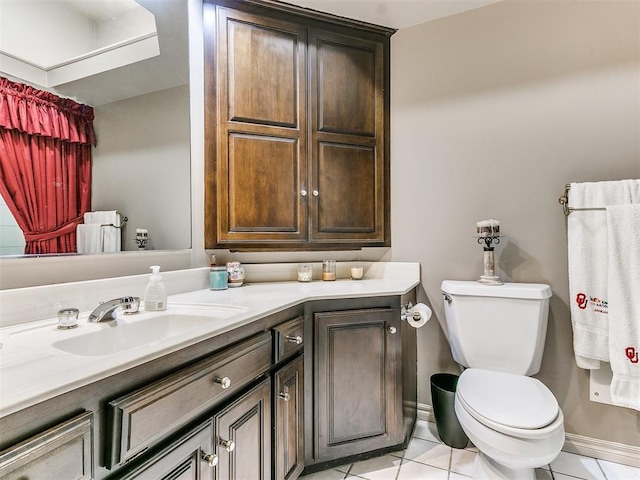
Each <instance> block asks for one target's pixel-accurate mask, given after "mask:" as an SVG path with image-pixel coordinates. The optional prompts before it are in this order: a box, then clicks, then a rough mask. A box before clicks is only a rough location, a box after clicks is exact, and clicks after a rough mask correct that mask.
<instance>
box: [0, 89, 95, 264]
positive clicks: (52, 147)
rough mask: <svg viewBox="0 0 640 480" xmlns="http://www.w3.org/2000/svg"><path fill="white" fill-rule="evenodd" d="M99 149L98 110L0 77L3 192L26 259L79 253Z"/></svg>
mask: <svg viewBox="0 0 640 480" xmlns="http://www.w3.org/2000/svg"><path fill="white" fill-rule="evenodd" d="M94 144H95V133H94V130H93V108H92V107H90V106H88V105H82V104H80V103H77V102H75V101H73V100H70V99H67V98H61V97H58V96H57V95H54V94H52V93H50V92H45V91H42V90H38V89H35V88H33V87H30V86H28V85H24V84H21V83H15V82H11V81H9V80H8V79H6V78H3V77H0V193H1V194H2V196H3V197H4V199H5V201H6V203H7V207H8V208H9V210H10V211H11V213H12V214H13V216H14V217H15V219H16V222H17V223H18V226H19V227H20V228H21V229H22V232H23V233H24V237H25V242H26V246H25V253H26V254H46V253H74V252H76V248H77V247H76V226H77V225H78V224H79V223H82V216H83V214H84V213H85V212H87V211H89V210H90V209H91V147H92V145H94Z"/></svg>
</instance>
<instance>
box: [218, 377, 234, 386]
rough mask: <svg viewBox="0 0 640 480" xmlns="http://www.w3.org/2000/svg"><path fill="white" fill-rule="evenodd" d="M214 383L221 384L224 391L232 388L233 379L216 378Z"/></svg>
mask: <svg viewBox="0 0 640 480" xmlns="http://www.w3.org/2000/svg"><path fill="white" fill-rule="evenodd" d="M214 382H216V383H219V384H220V386H221V387H222V388H223V389H226V388H229V387H230V386H231V379H230V378H229V377H216V379H215V380H214Z"/></svg>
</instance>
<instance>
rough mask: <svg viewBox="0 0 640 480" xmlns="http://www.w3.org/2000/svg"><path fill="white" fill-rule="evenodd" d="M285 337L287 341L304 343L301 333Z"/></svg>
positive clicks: (297, 343) (298, 343)
mask: <svg viewBox="0 0 640 480" xmlns="http://www.w3.org/2000/svg"><path fill="white" fill-rule="evenodd" d="M284 339H285V340H286V341H287V342H291V343H295V344H296V345H300V344H301V343H302V337H301V336H300V335H285V336H284Z"/></svg>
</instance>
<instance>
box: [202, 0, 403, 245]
mask: <svg viewBox="0 0 640 480" xmlns="http://www.w3.org/2000/svg"><path fill="white" fill-rule="evenodd" d="M218 3H220V4H224V5H225V6H221V5H215V4H214V3H212V2H205V4H204V8H205V19H206V20H205V51H206V53H205V84H206V92H205V105H206V125H205V132H206V133H205V135H206V160H205V162H206V179H205V182H206V187H205V230H206V239H205V242H206V246H207V248H241V249H242V248H247V247H252V248H274V247H275V248H290V249H314V248H320V249H322V248H336V247H339V246H343V247H344V246H348V247H351V248H352V247H360V246H384V245H389V244H390V243H389V144H388V136H389V133H388V132H389V114H388V103H389V59H388V56H389V37H390V35H391V33H392V32H393V31H392V30H388V29H382V28H373V27H371V28H368V27H367V28H365V27H364V26H363V25H362V24H351V23H349V22H348V21H346V20H343V21H341V22H342V23H343V25H338V24H337V23H339V22H337V21H336V20H335V19H333V20H332V21H331V22H328V21H323V20H318V19H316V18H313V17H302V16H299V15H297V14H296V13H297V10H295V9H294V8H291V9H289V10H290V11H285V10H286V9H285V8H279V9H278V10H274V9H267V8H259V7H255V5H256V4H259V3H260V2H255V1H252V2H251V4H252V7H251V8H249V7H248V6H247V5H246V4H244V3H243V2H241V1H238V2H232V1H223V2H218ZM229 6H234V7H236V8H229Z"/></svg>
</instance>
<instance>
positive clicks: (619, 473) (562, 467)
mask: <svg viewBox="0 0 640 480" xmlns="http://www.w3.org/2000/svg"><path fill="white" fill-rule="evenodd" d="M476 452H477V450H476V449H475V448H468V449H465V450H458V449H455V448H451V447H448V446H446V445H444V444H443V443H442V442H441V441H440V439H439V438H438V434H437V431H436V426H435V424H434V423H429V422H424V421H420V420H418V423H417V424H416V429H415V431H414V434H413V438H412V439H411V442H410V443H409V447H408V448H407V449H406V450H404V451H400V452H394V453H391V454H389V455H385V456H383V457H378V458H372V459H370V460H365V461H362V462H357V463H353V464H347V465H343V466H340V467H336V468H333V469H331V470H325V471H323V472H318V473H314V474H311V475H305V476H303V477H300V480H343V479H347V478H348V479H352V480H358V479H366V480H469V479H470V478H471V476H472V474H473V460H474V459H475V456H476ZM536 477H537V480H578V479H580V480H640V468H633V467H628V466H626V465H620V464H617V463H612V462H607V461H604V460H596V459H595V458H590V457H583V456H581V455H575V454H572V453H565V452H561V453H560V455H559V456H558V458H556V459H555V460H554V461H553V462H551V465H547V466H545V467H543V468H540V469H538V470H536Z"/></svg>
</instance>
